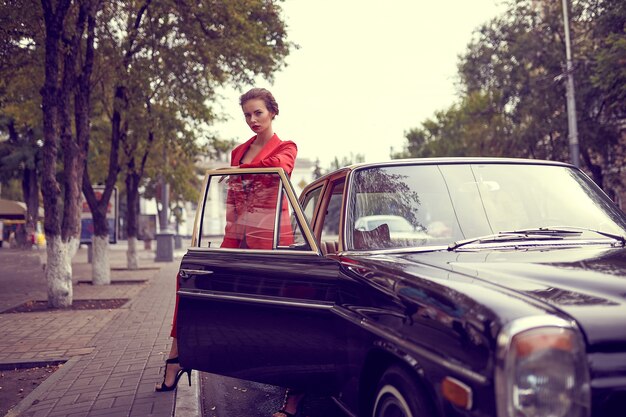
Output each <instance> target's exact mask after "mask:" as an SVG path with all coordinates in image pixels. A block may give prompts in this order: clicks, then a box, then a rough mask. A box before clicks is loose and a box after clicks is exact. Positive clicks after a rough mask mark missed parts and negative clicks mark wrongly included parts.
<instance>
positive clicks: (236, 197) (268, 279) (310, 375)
mask: <svg viewBox="0 0 626 417" xmlns="http://www.w3.org/2000/svg"><path fill="white" fill-rule="evenodd" d="M338 278H339V265H338V263H337V261H335V260H332V259H328V258H325V257H323V256H322V255H321V254H320V251H319V248H318V244H317V243H316V241H315V239H314V237H313V235H312V233H311V230H310V227H309V225H308V224H307V221H306V219H305V217H304V216H303V214H302V210H301V208H300V206H299V204H298V201H297V198H296V195H295V193H294V191H293V188H292V186H291V184H290V182H289V179H288V177H287V176H286V175H285V173H284V171H283V170H282V169H281V168H255V169H253V168H247V169H235V168H229V169H220V170H212V171H208V172H207V175H206V179H205V183H204V190H203V195H202V197H201V199H200V203H199V205H198V208H197V213H196V221H195V226H194V234H193V238H192V244H191V247H190V248H189V250H188V252H187V254H186V255H185V256H184V257H183V259H182V262H181V266H180V271H179V277H178V280H179V282H178V284H179V290H178V296H179V305H178V316H177V332H178V349H179V357H180V361H181V364H182V365H183V366H184V367H190V368H193V369H198V370H201V371H205V372H211V373H216V374H221V375H226V376H231V377H235V378H240V379H247V380H252V381H257V382H262V383H268V384H274V385H282V386H287V387H293V388H303V389H317V390H319V388H320V387H324V388H326V389H327V390H332V389H333V388H332V387H333V385H334V384H333V382H334V381H335V372H336V364H337V361H338V358H337V355H338V352H339V349H338V343H337V335H336V332H335V329H336V328H337V324H336V322H335V320H337V318H336V315H334V314H333V313H332V312H331V310H332V308H333V305H334V303H335V301H336V294H337V281H338Z"/></svg>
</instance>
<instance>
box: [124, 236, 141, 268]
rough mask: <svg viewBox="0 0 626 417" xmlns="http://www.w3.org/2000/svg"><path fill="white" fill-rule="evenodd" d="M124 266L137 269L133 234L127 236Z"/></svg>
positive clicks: (135, 242)
mask: <svg viewBox="0 0 626 417" xmlns="http://www.w3.org/2000/svg"><path fill="white" fill-rule="evenodd" d="M126 268H128V269H131V270H134V269H139V263H138V262H137V238H136V237H135V236H133V237H129V238H128V250H127V251H126Z"/></svg>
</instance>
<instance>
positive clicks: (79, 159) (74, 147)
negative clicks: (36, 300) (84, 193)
mask: <svg viewBox="0 0 626 417" xmlns="http://www.w3.org/2000/svg"><path fill="white" fill-rule="evenodd" d="M41 5H42V8H43V17H44V23H45V70H44V71H45V73H44V74H45V75H44V84H43V88H42V90H41V95H42V110H43V137H44V143H43V176H42V191H43V196H44V209H45V220H44V230H45V233H46V242H47V265H46V280H47V283H48V303H49V305H50V306H52V307H68V306H70V305H71V304H72V296H73V292H72V268H71V258H72V256H73V254H74V253H75V251H76V249H77V248H78V239H79V232H80V201H81V186H82V178H83V169H84V166H85V158H86V150H87V143H88V141H89V92H90V91H89V88H90V76H91V71H92V68H93V53H94V35H95V15H96V7H97V5H98V4H97V2H95V1H90V0H84V1H80V2H75V3H73V2H72V1H71V0H59V1H58V2H53V1H52V0H42V1H41ZM72 104H73V105H74V106H73V109H74V112H73V113H74V114H73V116H74V118H73V120H74V121H73V123H72ZM73 132H75V134H74V133H73ZM59 145H60V146H61V151H62V156H63V157H62V160H63V171H62V172H61V173H60V179H57V157H58V156H59V151H60V149H59Z"/></svg>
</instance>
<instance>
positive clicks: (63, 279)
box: [45, 236, 77, 308]
mask: <svg viewBox="0 0 626 417" xmlns="http://www.w3.org/2000/svg"><path fill="white" fill-rule="evenodd" d="M76 241H77V240H76V239H71V240H70V241H69V242H63V241H62V240H61V236H54V237H50V236H46V253H47V259H46V273H45V275H46V282H47V283H48V305H49V306H50V307H54V308H66V307H71V305H72V300H73V288H72V257H71V256H70V251H71V248H72V245H73V244H76Z"/></svg>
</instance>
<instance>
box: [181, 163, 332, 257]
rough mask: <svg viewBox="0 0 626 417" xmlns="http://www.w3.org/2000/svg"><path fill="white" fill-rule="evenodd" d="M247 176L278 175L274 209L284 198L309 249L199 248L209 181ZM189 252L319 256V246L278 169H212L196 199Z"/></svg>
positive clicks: (288, 184) (296, 200) (287, 179)
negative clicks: (197, 200) (214, 178)
mask: <svg viewBox="0 0 626 417" xmlns="http://www.w3.org/2000/svg"><path fill="white" fill-rule="evenodd" d="M247 174H257V175H258V174H268V175H271V174H274V175H276V174H277V175H278V176H279V178H280V183H281V185H280V189H279V192H278V195H279V197H278V199H277V206H278V208H280V206H281V204H282V196H283V195H285V196H286V197H287V200H288V202H289V204H291V207H292V208H293V211H294V215H295V217H296V219H297V222H298V223H299V225H298V226H299V228H300V230H301V232H302V234H303V238H304V239H305V240H306V242H307V243H308V245H309V248H310V249H309V250H291V249H280V248H274V249H271V250H268V249H250V248H219V247H201V246H200V245H201V243H202V239H201V236H200V233H201V230H202V222H203V220H204V217H205V216H204V211H205V208H206V203H207V195H208V193H209V186H210V184H211V177H213V176H216V177H224V176H226V175H247ZM276 216H277V217H276V218H277V219H278V218H279V217H280V212H277V213H276ZM276 221H277V220H275V221H274V237H275V238H276V239H277V235H278V234H279V232H280V231H279V230H278V229H277V225H276ZM189 249H190V250H194V251H195V250H199V251H214V250H218V251H238V252H240V251H250V252H263V253H268V252H280V253H297V254H317V255H319V254H320V249H319V245H318V244H317V241H316V239H315V238H314V235H313V232H312V230H311V227H310V226H309V222H308V221H307V220H306V217H305V216H304V213H303V211H302V207H301V206H300V203H299V201H298V199H297V197H296V194H295V191H294V189H293V186H292V184H291V181H290V180H289V177H288V176H287V174H286V173H285V171H284V170H283V169H282V168H220V169H212V170H207V171H206V172H205V178H204V181H203V188H202V193H201V195H200V199H199V203H198V209H197V211H196V216H195V220H194V227H193V235H192V239H191V247H190V248H189Z"/></svg>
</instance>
